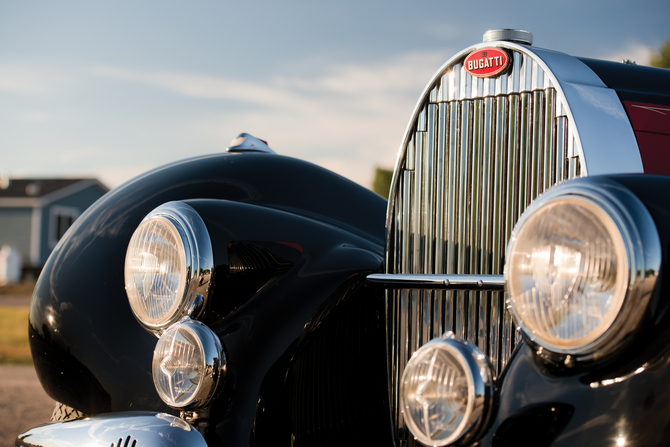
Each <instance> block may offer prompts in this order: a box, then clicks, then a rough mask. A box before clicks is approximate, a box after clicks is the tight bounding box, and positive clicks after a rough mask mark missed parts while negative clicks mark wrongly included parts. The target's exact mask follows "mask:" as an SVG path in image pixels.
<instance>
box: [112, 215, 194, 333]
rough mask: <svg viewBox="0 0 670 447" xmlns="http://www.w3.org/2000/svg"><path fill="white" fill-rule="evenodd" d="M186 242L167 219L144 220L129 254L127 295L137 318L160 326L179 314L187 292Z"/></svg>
mask: <svg viewBox="0 0 670 447" xmlns="http://www.w3.org/2000/svg"><path fill="white" fill-rule="evenodd" d="M184 239H185V238H183V237H182V235H180V234H179V231H178V230H177V228H176V227H175V224H174V223H173V222H171V221H170V220H169V219H168V218H166V217H164V216H155V217H152V218H150V219H147V220H145V221H143V222H142V223H141V224H140V226H139V227H138V228H137V230H135V233H134V234H133V237H132V238H131V239H130V244H129V245H128V251H127V252H126V267H125V277H126V292H127V293H128V300H129V301H130V306H131V307H132V308H133V310H134V311H135V313H136V315H137V316H138V318H139V319H140V320H142V321H145V322H146V323H147V324H149V325H151V326H160V325H161V324H164V323H165V322H166V321H168V320H169V319H170V318H171V316H172V315H173V314H174V313H175V312H177V310H178V309H177V308H178V307H179V305H180V304H181V298H182V297H183V295H184V292H185V290H186V281H187V274H188V271H187V268H186V247H185V244H184Z"/></svg>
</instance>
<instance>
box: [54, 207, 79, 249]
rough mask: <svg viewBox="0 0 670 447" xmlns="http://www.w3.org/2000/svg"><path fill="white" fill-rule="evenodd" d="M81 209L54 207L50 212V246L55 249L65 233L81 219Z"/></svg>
mask: <svg viewBox="0 0 670 447" xmlns="http://www.w3.org/2000/svg"><path fill="white" fill-rule="evenodd" d="M79 214H80V212H79V209H77V208H73V207H66V206H52V207H51V210H50V211H49V215H50V219H49V246H50V247H51V248H52V249H53V248H54V247H55V246H56V244H57V243H58V241H60V240H61V238H62V237H63V236H64V235H65V232H66V231H67V230H68V228H70V227H71V226H72V224H73V223H74V221H75V220H76V219H77V217H79Z"/></svg>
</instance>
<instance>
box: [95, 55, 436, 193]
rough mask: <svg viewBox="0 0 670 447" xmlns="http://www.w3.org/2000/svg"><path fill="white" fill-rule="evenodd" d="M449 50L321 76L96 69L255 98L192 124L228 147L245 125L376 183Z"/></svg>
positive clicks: (179, 90) (274, 142) (223, 96)
mask: <svg viewBox="0 0 670 447" xmlns="http://www.w3.org/2000/svg"><path fill="white" fill-rule="evenodd" d="M445 57H446V56H445V55H443V54H442V53H439V54H438V53H412V54H406V55H403V56H401V57H398V58H395V59H392V60H386V61H383V62H377V63H371V64H369V65H363V66H362V65H358V64H356V65H354V64H336V65H332V66H325V67H324V68H323V71H322V73H320V74H317V75H314V76H310V77H307V76H303V77H296V76H294V77H288V76H277V77H274V78H271V79H268V80H264V81H262V82H261V81H259V82H249V81H244V80H238V79H231V78H223V77H215V76H203V75H198V74H191V73H177V72H167V71H141V70H133V69H125V68H116V67H101V66H99V67H95V68H94V69H93V73H94V74H96V75H98V76H104V77H109V78H114V79H119V80H123V81H127V82H135V83H141V84H146V85H150V86H153V87H155V88H160V89H164V90H167V91H169V92H172V93H175V94H178V95H184V96H187V97H196V98H210V99H220V100H234V101H240V102H243V103H246V104H251V105H253V107H252V109H251V110H250V109H249V108H248V107H246V108H241V107H240V108H238V109H237V110H233V111H230V110H231V108H230V107H223V106H222V111H224V112H223V113H220V114H217V115H212V116H210V117H209V118H199V119H197V120H194V121H192V122H191V123H190V124H189V128H190V129H191V130H192V132H193V134H194V135H199V136H200V137H201V138H203V139H204V140H206V141H207V142H208V144H209V145H210V146H214V147H216V146H219V147H221V149H223V148H224V147H225V145H226V144H227V143H228V142H229V141H230V140H232V138H234V137H235V136H236V135H237V134H239V133H240V132H248V133H251V134H253V135H255V136H257V137H259V138H263V139H266V140H268V141H269V143H270V146H271V147H272V148H273V149H275V150H276V151H277V152H278V153H280V154H284V155H289V156H293V157H297V158H302V159H305V160H308V161H311V162H314V163H317V164H320V165H322V166H324V167H327V168H329V169H331V170H333V171H335V172H337V173H339V174H341V175H343V176H345V177H347V178H350V179H352V180H354V181H356V182H358V183H361V184H363V185H364V186H370V185H371V182H372V176H373V173H374V168H375V166H384V167H392V165H393V163H394V162H395V157H396V152H397V150H398V146H399V144H400V140H401V138H402V136H403V132H404V131H405V127H406V125H407V120H408V119H409V117H410V114H411V112H412V109H413V107H414V106H415V104H416V101H417V99H418V95H419V93H420V92H421V91H422V90H423V87H424V86H425V83H426V82H427V81H428V80H429V79H430V77H431V76H432V75H433V73H434V72H435V71H436V70H437V69H438V68H439V67H440V65H441V64H442V63H443V62H444V60H445V59H444V58H445Z"/></svg>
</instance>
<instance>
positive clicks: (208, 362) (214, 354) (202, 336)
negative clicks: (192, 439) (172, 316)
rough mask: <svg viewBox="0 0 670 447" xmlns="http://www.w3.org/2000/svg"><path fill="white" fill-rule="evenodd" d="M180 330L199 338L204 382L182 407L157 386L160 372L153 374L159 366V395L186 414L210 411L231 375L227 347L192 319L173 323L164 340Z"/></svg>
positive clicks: (169, 404) (201, 379)
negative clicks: (228, 372)
mask: <svg viewBox="0 0 670 447" xmlns="http://www.w3.org/2000/svg"><path fill="white" fill-rule="evenodd" d="M180 329H182V330H186V331H189V332H190V333H191V334H193V335H194V336H195V339H196V340H197V343H198V347H199V349H200V350H201V353H202V357H203V362H202V365H201V367H202V371H203V372H202V374H201V376H200V383H198V386H197V388H196V391H195V392H194V393H193V396H192V397H191V398H190V399H189V400H188V401H186V402H183V403H181V404H175V403H171V402H170V399H169V398H166V397H165V393H164V392H163V390H161V389H159V386H158V384H157V383H156V372H155V371H153V369H154V368H155V366H152V377H153V378H154V385H155V387H156V392H157V393H158V396H159V397H160V398H161V400H163V402H165V403H166V404H167V405H168V406H170V407H171V408H175V409H178V410H182V411H190V410H200V409H203V408H206V407H207V406H208V405H209V404H210V403H211V402H212V401H213V400H214V399H215V398H216V397H217V396H218V395H219V393H220V392H221V389H222V388H223V382H224V378H225V376H226V372H227V360H226V355H225V352H224V351H223V345H222V344H221V341H220V340H219V337H218V336H217V335H216V333H214V331H212V330H211V329H210V328H209V327H208V326H207V325H205V324H204V323H201V322H199V321H195V320H192V319H190V318H188V317H185V318H183V319H182V321H180V322H179V323H176V324H173V325H172V326H170V327H169V328H167V329H166V330H165V331H164V332H163V334H162V335H161V337H167V336H170V334H171V333H172V332H173V331H177V330H180ZM160 341H161V340H160V338H159V340H158V342H157V343H156V349H155V350H154V362H155V358H156V355H157V354H158V348H159V346H160Z"/></svg>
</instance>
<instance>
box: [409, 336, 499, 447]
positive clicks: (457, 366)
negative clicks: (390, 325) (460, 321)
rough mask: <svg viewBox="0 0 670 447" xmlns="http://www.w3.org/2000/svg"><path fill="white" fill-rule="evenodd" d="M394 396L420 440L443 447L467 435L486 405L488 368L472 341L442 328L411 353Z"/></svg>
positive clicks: (473, 431)
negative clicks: (396, 394) (398, 389)
mask: <svg viewBox="0 0 670 447" xmlns="http://www.w3.org/2000/svg"><path fill="white" fill-rule="evenodd" d="M400 396H401V408H402V410H403V412H404V419H405V421H406V422H407V425H408V427H409V429H410V431H411V432H412V434H413V435H414V436H415V437H416V438H417V439H418V440H419V441H421V442H422V443H424V444H427V445H436V446H443V445H448V444H453V443H454V442H456V441H459V440H467V439H471V438H472V437H474V436H476V434H477V433H478V429H479V428H481V427H482V426H483V425H484V424H485V422H486V420H487V419H488V416H489V414H490V409H491V408H492V399H493V381H492V375H491V368H490V366H489V364H488V362H487V360H486V356H485V355H484V354H483V353H482V352H481V351H480V350H479V349H478V348H477V347H476V346H473V345H471V344H469V343H467V342H465V341H463V340H460V339H457V338H455V337H454V335H453V334H452V333H451V332H448V333H446V334H445V335H444V336H443V337H442V338H438V339H435V340H432V341H430V342H428V343H426V344H425V345H423V346H422V347H421V348H420V349H419V350H418V351H416V352H415V353H414V354H413V355H412V358H411V359H410V360H409V362H408V363H407V366H406V367H405V371H404V373H403V376H402V381H401V384H400Z"/></svg>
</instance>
